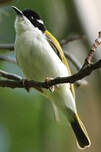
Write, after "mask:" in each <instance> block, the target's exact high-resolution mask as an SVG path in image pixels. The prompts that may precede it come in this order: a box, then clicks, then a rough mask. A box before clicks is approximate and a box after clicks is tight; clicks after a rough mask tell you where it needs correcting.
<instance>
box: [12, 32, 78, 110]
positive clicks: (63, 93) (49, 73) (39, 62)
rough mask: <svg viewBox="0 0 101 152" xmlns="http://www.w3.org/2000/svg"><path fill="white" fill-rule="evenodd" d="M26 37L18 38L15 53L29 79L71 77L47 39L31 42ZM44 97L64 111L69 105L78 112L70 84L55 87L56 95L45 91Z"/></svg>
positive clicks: (41, 79) (32, 40)
mask: <svg viewBox="0 0 101 152" xmlns="http://www.w3.org/2000/svg"><path fill="white" fill-rule="evenodd" d="M31 34H32V33H30V37H31ZM26 35H27V34H26V33H25V35H24V34H23V35H21V36H20V37H16V42H15V51H16V56H17V62H18V65H19V66H20V67H21V69H22V71H23V73H24V75H25V77H26V78H27V79H31V80H36V81H45V79H46V78H47V77H51V78H55V77H64V76H68V75H69V74H68V70H67V68H66V66H65V65H64V64H63V63H62V61H61V60H60V59H59V57H58V56H57V55H56V53H55V52H54V51H53V49H52V48H51V46H50V45H49V43H48V42H47V41H46V40H45V39H43V38H40V37H37V38H36V39H35V38H34V39H33V38H32V39H31V41H29V39H28V38H27V37H26ZM22 39H23V40H24V41H23V42H22V41H21V40H22ZM44 95H45V96H47V97H48V98H50V99H51V100H53V101H55V102H56V104H57V105H58V106H59V107H62V110H63V109H65V106H66V105H67V107H68V108H70V109H72V110H73V111H76V108H75V101H74V98H73V96H72V93H71V91H70V85H69V84H63V85H61V86H60V87H58V88H57V87H55V91H54V93H51V92H50V91H49V90H47V89H44ZM60 100H61V102H60ZM64 103H65V104H64Z"/></svg>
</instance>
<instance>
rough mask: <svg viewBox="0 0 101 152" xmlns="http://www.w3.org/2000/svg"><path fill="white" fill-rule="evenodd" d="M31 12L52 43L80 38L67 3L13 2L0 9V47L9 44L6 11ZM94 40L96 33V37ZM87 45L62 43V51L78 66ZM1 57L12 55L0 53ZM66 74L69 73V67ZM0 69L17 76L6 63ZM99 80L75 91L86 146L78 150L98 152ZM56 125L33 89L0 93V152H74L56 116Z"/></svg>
mask: <svg viewBox="0 0 101 152" xmlns="http://www.w3.org/2000/svg"><path fill="white" fill-rule="evenodd" d="M11 5H14V6H16V7H18V8H20V9H24V8H31V9H34V10H36V11H38V12H39V13H40V14H41V16H42V18H43V20H44V22H45V24H46V27H47V28H48V29H49V31H50V32H51V33H53V35H54V36H56V37H57V39H58V40H62V39H65V38H67V37H68V36H70V35H76V34H78V35H85V37H86V38H87V39H88V37H87V34H86V33H85V31H84V30H83V29H84V28H83V26H82V22H81V20H80V18H79V15H78V14H77V8H76V7H75V3H74V1H73V0H28V1H27V0H14V1H12V2H11V3H7V4H4V5H2V6H1V7H0V43H1V44H2V43H13V42H14V40H15V31H14V20H15V13H14V11H13V10H12V9H11V8H10V6H11ZM96 35H97V33H96ZM89 41H90V40H89V39H88V40H82V39H81V40H77V41H73V42H70V43H68V44H67V45H65V46H64V49H65V50H67V51H69V52H70V53H72V54H73V55H74V56H75V57H76V58H77V59H78V61H79V62H81V64H82V63H83V61H84V58H85V57H86V56H87V52H88V51H89V49H90V43H89ZM0 53H1V54H5V55H11V56H14V53H10V52H9V51H4V50H0ZM69 64H70V66H71V68H72V72H73V73H75V71H76V70H75V68H74V67H73V66H72V65H71V63H70V62H69ZM0 68H1V69H3V70H5V71H8V72H12V73H16V74H18V75H21V76H23V74H22V73H21V70H20V69H19V68H18V67H17V66H16V65H13V64H11V63H6V62H2V61H0ZM100 77H101V74H100V72H99V71H96V72H94V73H93V74H92V75H91V76H90V77H88V78H87V81H88V85H87V86H82V87H80V88H77V87H76V88H75V89H76V100H77V109H78V112H79V115H80V116H81V119H82V120H83V122H84V124H85V126H86V128H87V131H88V133H89V136H90V138H91V142H92V146H91V147H90V148H89V149H86V150H84V151H85V152H87V151H92V152H100V151H101V131H100V128H101V119H100V115H101V79H100ZM59 115H60V122H58V123H57V122H56V121H55V120H54V114H53V109H52V106H51V104H50V102H49V101H48V100H47V99H46V98H44V97H43V96H41V95H40V94H39V93H38V92H37V91H35V90H34V89H31V90H30V93H27V92H26V91H25V90H24V89H9V88H0V152H47V151H48V152H67V151H68V152H74V151H75V152H79V151H81V150H79V149H78V148H77V146H76V141H75V136H74V134H73V132H72V129H71V128H70V126H69V124H68V122H67V120H66V118H65V117H64V115H63V114H62V113H61V112H60V111H59Z"/></svg>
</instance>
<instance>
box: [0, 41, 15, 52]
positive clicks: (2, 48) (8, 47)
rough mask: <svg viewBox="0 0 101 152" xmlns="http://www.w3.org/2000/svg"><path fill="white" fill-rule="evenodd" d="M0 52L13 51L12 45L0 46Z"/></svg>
mask: <svg viewBox="0 0 101 152" xmlns="http://www.w3.org/2000/svg"><path fill="white" fill-rule="evenodd" d="M0 50H10V51H14V44H13V43H12V44H0Z"/></svg>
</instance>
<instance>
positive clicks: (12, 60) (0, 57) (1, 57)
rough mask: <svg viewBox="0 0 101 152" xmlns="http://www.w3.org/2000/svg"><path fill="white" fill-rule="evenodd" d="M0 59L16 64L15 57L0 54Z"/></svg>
mask: <svg viewBox="0 0 101 152" xmlns="http://www.w3.org/2000/svg"><path fill="white" fill-rule="evenodd" d="M0 60H2V61H7V62H10V63H13V64H16V59H15V58H13V57H10V56H6V55H0Z"/></svg>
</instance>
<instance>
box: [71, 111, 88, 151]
mask: <svg viewBox="0 0 101 152" xmlns="http://www.w3.org/2000/svg"><path fill="white" fill-rule="evenodd" d="M71 126H72V129H73V131H74V133H75V136H76V138H77V143H78V146H79V148H81V149H84V148H86V147H89V146H90V145H91V142H90V139H89V137H88V134H87V131H86V129H85V127H84V125H83V123H82V121H81V120H80V118H79V116H78V114H74V120H73V121H72V122H71Z"/></svg>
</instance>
